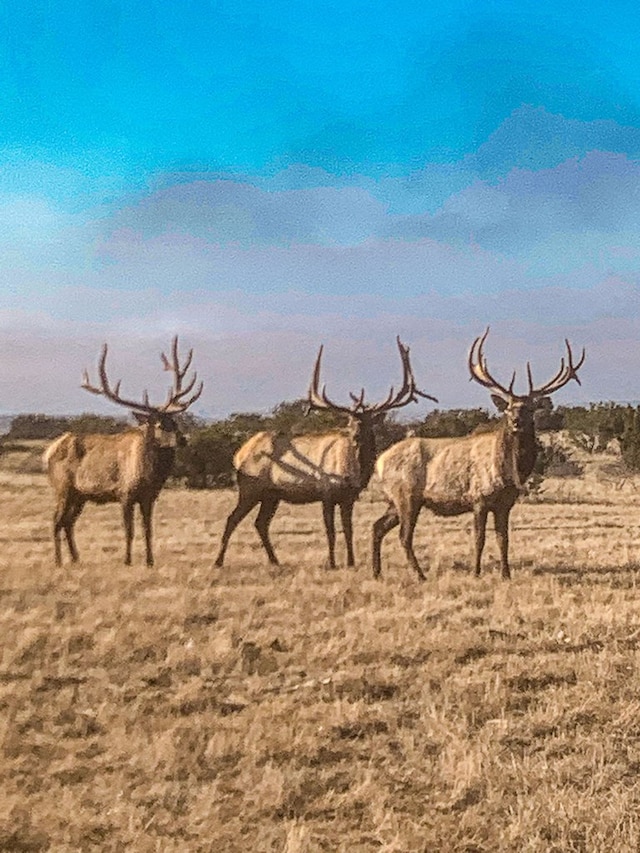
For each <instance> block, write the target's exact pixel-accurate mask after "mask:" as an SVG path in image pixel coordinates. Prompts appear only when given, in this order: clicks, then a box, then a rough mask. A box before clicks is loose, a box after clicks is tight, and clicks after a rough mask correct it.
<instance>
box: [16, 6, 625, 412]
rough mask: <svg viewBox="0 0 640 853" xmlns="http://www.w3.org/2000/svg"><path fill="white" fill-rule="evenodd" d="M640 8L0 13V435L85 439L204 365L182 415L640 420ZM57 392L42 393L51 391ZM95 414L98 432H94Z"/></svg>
mask: <svg viewBox="0 0 640 853" xmlns="http://www.w3.org/2000/svg"><path fill="white" fill-rule="evenodd" d="M639 31H640V7H638V5H637V4H636V3H633V4H632V3H630V2H629V3H626V2H619V3H615V4H614V5H613V6H612V5H611V3H607V4H605V3H591V4H589V5H587V6H585V7H582V8H578V7H576V5H575V4H574V3H573V2H572V3H569V2H564V3H563V2H559V3H558V2H556V3H547V2H536V3H518V2H516V3H513V2H510V3H503V2H493V3H492V2H482V3H480V2H455V0H453V2H452V1H451V0H449V2H447V3H444V2H439V0H436V2H432V3H428V4H426V3H423V2H420V3H413V2H398V3H394V4H390V3H376V2H367V3H364V2H359V0H343V2H341V3H340V4H337V3H323V2H297V3H290V2H289V3H284V2H273V0H264V2H262V3H260V4H256V3H253V2H252V3H248V2H243V0H234V2H224V0H222V2H204V0H193V1H192V2H188V0H187V2H183V3H180V4H177V3H175V2H173V3H169V2H165V0H156V2H155V3H154V4H148V3H141V2H135V0H129V2H128V3H124V2H120V0H110V2H107V0H95V2H93V3H91V4H78V3H75V2H74V3H72V2H66V0H57V2H56V0H49V2H44V0H38V2H36V0H23V2H20V3H19V2H11V0H10V2H7V3H4V4H3V5H2V8H1V9H0V110H1V114H2V122H1V124H0V150H1V153H2V156H1V157H0V262H1V263H2V270H3V272H4V275H3V286H2V288H1V289H0V358H1V360H2V369H0V410H3V411H8V412H12V411H50V412H54V411H56V412H66V411H82V410H84V409H87V408H91V409H96V408H97V409H101V406H102V403H101V401H100V400H97V399H95V398H88V397H87V395H86V393H84V392H82V390H80V389H79V387H78V384H79V382H78V377H79V375H80V370H81V368H82V367H83V366H85V365H86V364H88V365H91V364H93V363H94V362H95V359H96V356H97V354H98V352H99V347H100V345H101V343H102V341H103V340H108V341H109V342H110V344H111V347H112V354H113V365H114V371H118V372H119V373H120V374H121V375H123V376H125V377H126V380H125V384H126V385H127V392H128V394H129V396H131V395H132V393H134V392H135V390H136V388H141V387H142V384H143V383H145V384H148V385H149V386H150V388H154V387H157V388H158V394H159V395H163V391H164V389H163V386H162V377H161V376H160V375H159V374H158V370H157V368H158V361H157V358H158V356H157V351H158V349H160V348H162V347H163V346H165V345H166V343H167V342H168V340H169V338H170V337H171V335H172V334H173V333H174V332H179V333H180V335H181V337H182V340H183V341H184V342H185V345H190V346H193V347H194V349H195V351H196V361H197V363H198V365H199V368H200V374H201V376H202V378H203V379H204V380H205V385H206V388H205V393H204V395H203V397H202V399H201V402H200V411H201V413H203V414H208V415H211V416H220V415H224V414H226V413H228V412H229V411H237V410H255V409H267V408H269V407H271V406H272V405H274V404H276V403H277V402H279V401H280V400H283V399H291V398H294V397H297V396H300V395H302V394H303V393H304V391H305V389H306V386H307V383H308V378H309V372H310V370H311V365H312V363H313V360H314V357H315V352H316V350H317V347H318V345H319V344H320V342H324V343H325V345H326V358H327V364H326V369H327V381H328V382H329V383H330V385H331V390H332V393H333V394H334V396H338V395H339V394H340V393H343V394H346V392H347V390H348V389H349V388H350V387H357V388H360V387H361V386H362V385H363V384H364V385H365V386H366V387H367V389H368V390H370V394H371V396H372V397H375V396H377V395H380V394H386V391H387V389H388V385H389V384H391V383H393V382H397V371H398V364H397V363H396V362H397V354H396V353H395V352H394V347H395V345H394V340H395V335H396V334H400V335H401V336H402V338H403V339H404V340H405V341H406V342H407V343H409V344H410V345H411V348H412V353H413V360H414V369H415V372H416V375H417V376H418V377H419V381H420V382H421V384H422V385H423V386H424V388H425V389H426V390H428V391H429V392H430V393H432V394H435V395H436V396H438V397H439V398H440V400H441V404H442V405H444V406H456V405H488V399H487V395H486V392H484V391H482V389H480V388H476V387H474V386H473V385H470V384H469V383H468V381H467V376H466V366H465V358H466V352H467V350H468V347H469V345H470V343H471V341H472V340H473V338H474V337H475V336H476V335H477V334H479V333H480V332H481V331H482V330H483V329H484V328H485V326H486V325H487V324H488V323H491V325H492V334H491V338H490V339H489V341H488V343H487V350H488V354H489V358H490V363H491V365H492V367H495V371H496V372H497V373H500V372H504V374H505V375H509V374H510V372H511V370H512V369H513V367H520V368H521V367H522V366H523V365H524V363H525V362H526V360H527V359H530V360H531V362H532V364H533V367H534V371H535V372H536V375H538V374H539V375H540V377H541V381H542V380H544V379H545V378H546V375H547V374H550V373H553V372H555V368H556V366H557V360H558V358H559V357H560V355H561V354H562V346H563V344H562V342H563V339H564V337H565V336H569V337H570V338H571V340H572V341H573V342H574V343H575V345H576V346H582V345H584V346H585V347H586V348H587V351H588V361H587V363H586V364H585V367H584V369H583V376H584V384H583V387H582V388H578V386H575V387H572V388H571V389H566V391H563V392H561V394H559V395H558V401H557V402H561V401H564V402H576V401H585V400H598V399H619V400H635V399H637V398H638V397H640V394H639V393H638V383H637V381H636V380H635V379H634V377H635V376H637V375H638V367H639V363H640V356H639V355H638V354H639V353H640V346H639V345H638V342H639V341H640V161H639V155H640V47H638V42H637V33H638V32H639ZM53 372H55V377H54V378H53V379H52V373H53ZM107 409H108V406H106V405H105V406H104V410H107Z"/></svg>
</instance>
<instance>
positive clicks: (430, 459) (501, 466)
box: [373, 329, 584, 579]
mask: <svg viewBox="0 0 640 853" xmlns="http://www.w3.org/2000/svg"><path fill="white" fill-rule="evenodd" d="M488 332H489V330H488V329H487V331H486V332H485V333H484V335H483V336H482V337H480V338H476V340H475V341H474V343H473V346H472V347H471V351H470V353H469V361H468V364H469V371H470V373H471V378H472V379H474V380H475V381H476V382H479V383H480V384H481V385H483V386H484V387H486V388H488V389H489V390H490V391H491V392H492V400H493V402H494V403H495V405H496V406H497V407H498V409H499V410H500V411H502V412H503V413H504V416H503V418H502V421H501V423H500V425H499V426H498V428H497V429H496V430H494V431H493V432H487V433H480V434H472V435H469V436H465V437H463V438H441V439H438V438H434V439H431V438H409V439H405V440H404V441H401V442H399V443H398V444H395V445H393V446H392V447H390V448H389V449H388V450H386V451H385V452H384V453H382V454H381V455H380V458H379V459H378V462H377V465H376V469H377V473H378V475H379V477H380V480H381V483H382V488H383V490H384V492H385V496H386V498H387V500H388V502H389V507H388V509H387V511H386V513H385V514H384V515H383V516H382V517H381V518H379V519H378V520H377V521H376V522H375V523H374V525H373V574H374V576H375V577H378V576H379V575H380V571H381V556H380V552H381V547H382V540H383V539H384V537H385V536H386V534H387V533H388V532H389V531H390V530H392V529H393V528H394V527H396V526H397V525H398V524H399V525H400V542H401V544H402V547H403V548H404V551H405V554H406V558H407V563H408V565H409V566H410V567H411V568H413V569H414V570H415V571H416V573H417V574H418V577H419V578H420V579H424V577H425V575H424V573H423V571H422V569H421V567H420V565H419V563H418V561H417V559H416V556H415V553H414V550H413V534H414V530H415V526H416V522H417V520H418V515H419V513H420V510H421V508H422V507H427V508H428V509H430V510H432V511H433V512H434V513H435V514H436V515H441V516H451V515H460V514H462V513H465V512H472V513H473V516H474V530H475V573H476V575H479V574H480V565H481V559H482V551H483V548H484V543H485V530H486V524H487V516H488V514H489V513H492V514H493V517H494V522H495V531H496V537H497V540H498V546H499V549H500V559H501V563H502V577H503V578H509V577H510V569H509V513H510V512H511V508H512V507H513V505H514V503H515V502H516V500H517V498H518V495H519V493H520V491H521V489H522V487H523V486H524V483H525V481H526V480H527V478H528V477H529V475H530V474H531V472H532V470H533V466H534V464H535V461H536V455H537V445H536V436H535V425H534V413H535V410H536V409H537V408H538V407H540V406H541V405H544V403H543V400H545V398H548V397H549V395H550V394H552V393H553V392H554V391H557V390H559V389H560V388H562V387H563V385H566V384H567V382H569V381H570V380H571V379H575V380H576V382H578V384H580V380H579V379H578V375H577V371H578V369H579V368H580V367H581V366H582V363H583V362H584V351H583V352H582V356H581V358H580V361H579V362H578V364H575V365H574V363H573V356H572V353H571V347H570V346H569V342H568V341H566V342H565V343H566V346H567V361H566V363H565V360H564V358H563V359H562V360H561V363H560V369H559V370H558V373H557V374H556V375H555V376H554V377H553V379H551V380H550V381H549V382H547V383H546V385H543V386H542V387H541V388H534V387H533V380H532V378H531V369H530V366H529V365H528V364H527V375H528V379H529V393H528V394H524V395H517V394H514V393H513V385H514V381H515V373H514V375H513V377H512V379H511V384H510V385H509V387H508V388H505V387H504V386H502V385H500V384H499V383H498V382H496V380H495V379H493V377H492V376H491V374H490V373H489V371H488V369H487V362H486V359H485V357H484V351H483V347H484V342H485V340H486V337H487V334H488Z"/></svg>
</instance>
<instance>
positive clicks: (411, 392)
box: [308, 337, 438, 415]
mask: <svg viewBox="0 0 640 853" xmlns="http://www.w3.org/2000/svg"><path fill="white" fill-rule="evenodd" d="M396 340H397V343H398V350H399V351H400V358H401V360H402V386H401V388H400V390H399V391H398V392H397V393H396V392H395V391H394V389H393V388H392V389H391V391H390V392H389V395H388V397H387V398H386V400H384V401H383V402H381V403H374V404H371V405H368V404H367V403H365V401H364V388H362V389H361V391H360V394H354V393H352V392H350V393H349V396H350V397H351V399H352V401H353V405H352V406H340V405H338V404H337V403H334V402H332V401H331V400H330V399H329V398H328V397H327V392H326V390H325V387H326V386H325V385H323V386H322V390H320V389H319V385H320V362H321V359H322V351H323V347H322V346H321V347H320V350H319V352H318V357H317V359H316V363H315V367H314V370H313V377H312V379H311V385H310V386H309V395H308V400H309V408H310V409H331V410H333V411H336V412H346V413H348V414H350V415H357V414H362V413H364V412H376V413H380V412H388V411H390V410H391V409H399V408H401V407H402V406H406V405H407V404H408V403H417V402H418V397H424V398H425V399H426V400H433V402H434V403H437V402H438V401H437V400H436V398H435V397H432V396H431V395H430V394H425V393H424V391H420V390H418V388H417V387H416V380H415V378H414V375H413V370H412V369H411V362H410V361H409V347H407V346H405V345H404V344H403V343H402V342H401V340H400V338H399V337H398V338H397V339H396Z"/></svg>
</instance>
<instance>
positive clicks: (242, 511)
mask: <svg viewBox="0 0 640 853" xmlns="http://www.w3.org/2000/svg"><path fill="white" fill-rule="evenodd" d="M259 501H260V498H258V497H255V498H254V497H251V498H247V497H243V496H242V495H239V496H238V505H237V506H236V508H235V509H234V510H232V512H231V513H229V517H228V518H227V523H226V525H225V528H224V533H223V534H222V542H221V543H220V550H219V551H218V556H217V557H216V563H215V564H216V566H218V568H219V567H220V566H221V565H222V564H223V562H224V555H225V552H226V550H227V545H228V544H229V539H230V538H231V534H232V533H233V531H234V530H235V529H236V527H237V526H238V525H239V524H240V522H241V521H242V519H243V518H245V517H246V516H247V515H249V513H250V512H251V510H252V509H253V508H254V506H255V505H256V504H257V503H259Z"/></svg>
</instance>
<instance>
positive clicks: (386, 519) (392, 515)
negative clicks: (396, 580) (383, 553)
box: [373, 506, 400, 578]
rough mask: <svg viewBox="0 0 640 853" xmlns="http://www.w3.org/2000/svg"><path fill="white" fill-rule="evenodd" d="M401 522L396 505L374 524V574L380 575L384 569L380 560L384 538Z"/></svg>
mask: <svg viewBox="0 0 640 853" xmlns="http://www.w3.org/2000/svg"><path fill="white" fill-rule="evenodd" d="M398 524H400V516H399V515H398V513H397V512H396V509H395V507H393V506H390V507H389V508H388V509H387V511H386V512H385V514H384V515H383V516H381V517H380V518H379V519H378V520H377V521H376V522H374V524H373V576H374V578H379V577H380V572H381V571H382V567H381V562H380V550H381V548H382V540H383V539H384V537H385V536H386V535H387V533H388V532H389V531H390V530H393V528H394V527H397V525H398Z"/></svg>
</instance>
